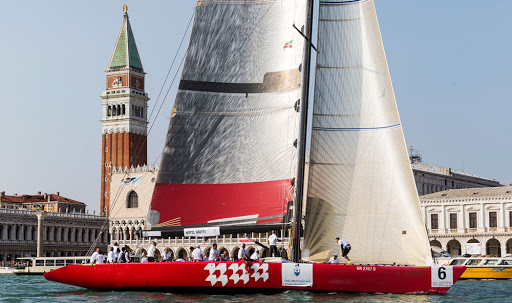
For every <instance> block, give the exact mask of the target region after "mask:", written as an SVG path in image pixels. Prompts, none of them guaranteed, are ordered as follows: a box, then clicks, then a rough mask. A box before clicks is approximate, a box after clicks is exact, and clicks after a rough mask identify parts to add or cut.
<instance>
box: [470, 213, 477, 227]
mask: <svg viewBox="0 0 512 303" xmlns="http://www.w3.org/2000/svg"><path fill="white" fill-rule="evenodd" d="M476 224H477V222H476V213H469V228H476Z"/></svg>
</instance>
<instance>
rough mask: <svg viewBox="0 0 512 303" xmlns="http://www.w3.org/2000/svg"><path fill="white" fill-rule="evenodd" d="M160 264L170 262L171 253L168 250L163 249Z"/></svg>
mask: <svg viewBox="0 0 512 303" xmlns="http://www.w3.org/2000/svg"><path fill="white" fill-rule="evenodd" d="M162 262H171V252H170V251H169V248H165V249H164V253H163V254H162Z"/></svg>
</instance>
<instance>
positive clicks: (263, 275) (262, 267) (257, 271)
mask: <svg viewBox="0 0 512 303" xmlns="http://www.w3.org/2000/svg"><path fill="white" fill-rule="evenodd" d="M226 267H227V264H226V263H218V264H215V263H208V264H207V265H206V266H205V267H204V270H207V271H209V273H210V275H209V276H208V277H206V279H205V281H209V282H210V283H211V284H212V286H214V285H215V284H216V283H217V282H220V283H221V284H222V286H225V285H226V284H227V283H228V280H232V281H233V284H237V283H238V282H240V281H243V283H244V284H247V282H249V280H250V278H253V279H254V281H258V280H259V279H263V281H264V282H266V281H267V279H268V278H269V275H268V272H267V271H268V264H260V263H254V264H253V265H251V269H252V271H253V274H252V275H249V273H248V272H247V270H246V268H245V264H237V263H233V264H231V265H230V266H229V268H227V269H226ZM228 269H229V270H231V271H232V274H231V275H230V276H229V278H228V275H227V274H226V271H227V270H228ZM216 271H218V272H219V275H218V276H217V274H216Z"/></svg>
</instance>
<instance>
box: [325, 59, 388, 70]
mask: <svg viewBox="0 0 512 303" xmlns="http://www.w3.org/2000/svg"><path fill="white" fill-rule="evenodd" d="M381 64H386V60H382V61H380V62H377V63H374V64H370V65H353V66H325V65H321V64H317V65H316V66H317V68H330V69H359V68H362V69H366V70H368V69H369V67H371V66H377V65H381ZM370 71H372V70H370Z"/></svg>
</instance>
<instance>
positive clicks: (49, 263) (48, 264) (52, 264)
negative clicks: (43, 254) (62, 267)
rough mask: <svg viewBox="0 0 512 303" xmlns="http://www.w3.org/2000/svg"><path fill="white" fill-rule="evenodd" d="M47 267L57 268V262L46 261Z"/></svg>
mask: <svg viewBox="0 0 512 303" xmlns="http://www.w3.org/2000/svg"><path fill="white" fill-rule="evenodd" d="M45 265H46V266H55V260H46V264H45Z"/></svg>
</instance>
